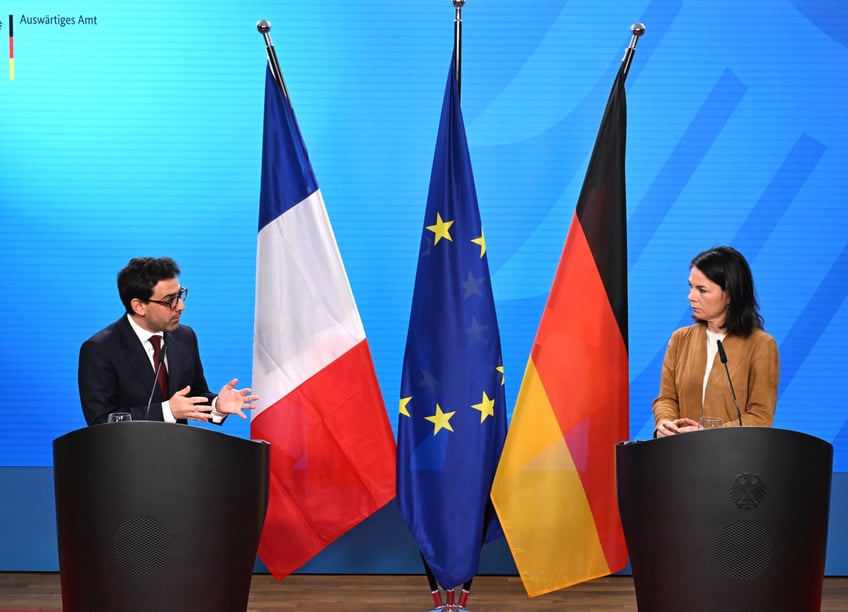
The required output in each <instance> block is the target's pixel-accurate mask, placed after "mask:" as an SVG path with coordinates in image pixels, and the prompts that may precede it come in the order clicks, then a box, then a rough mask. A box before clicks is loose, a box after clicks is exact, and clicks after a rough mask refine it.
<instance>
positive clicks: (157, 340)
mask: <svg viewBox="0 0 848 612" xmlns="http://www.w3.org/2000/svg"><path fill="white" fill-rule="evenodd" d="M161 342H162V337H161V336H150V344H152V345H153V371H154V372H155V371H156V368H157V367H158V366H159V354H160V352H161V348H162V347H161ZM156 381H157V382H158V383H159V391H160V392H161V393H162V399H163V400H167V399H168V397H169V395H168V370H167V368H166V367H165V362H164V360H163V361H162V365H161V367H159V376H158V377H157V378H156Z"/></svg>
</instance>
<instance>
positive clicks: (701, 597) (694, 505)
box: [616, 427, 833, 612]
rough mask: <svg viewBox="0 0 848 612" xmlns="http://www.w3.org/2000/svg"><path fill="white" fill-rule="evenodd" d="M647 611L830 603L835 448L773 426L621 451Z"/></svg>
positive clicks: (812, 607) (711, 611) (633, 561)
mask: <svg viewBox="0 0 848 612" xmlns="http://www.w3.org/2000/svg"><path fill="white" fill-rule="evenodd" d="M616 464H617V470H618V505H619V510H620V511H621V520H622V525H623V527H624V535H625V539H626V541H627V547H628V549H629V552H630V565H631V569H632V571H633V581H634V584H635V587H636V600H637V602H638V605H639V609H640V610H644V611H649V612H664V611H668V612H680V611H681V610H686V611H687V612H716V611H721V612H734V611H737V610H738V611H740V612H741V611H745V612H750V611H751V610H798V611H801V610H803V611H805V612H809V611H816V610H819V609H820V608H821V594H822V580H823V576H824V561H825V548H826V545H827V522H828V512H829V506H830V481H831V472H832V467H833V447H832V446H831V445H830V444H828V443H827V442H825V441H824V440H820V439H818V438H814V437H812V436H808V435H805V434H801V433H797V432H793V431H786V430H781V429H770V428H765V427H733V428H729V427H728V428H722V429H707V430H703V431H697V432H690V433H686V434H682V435H677V436H672V437H669V438H662V439H658V440H649V441H646V442H623V443H620V444H618V445H617V447H616Z"/></svg>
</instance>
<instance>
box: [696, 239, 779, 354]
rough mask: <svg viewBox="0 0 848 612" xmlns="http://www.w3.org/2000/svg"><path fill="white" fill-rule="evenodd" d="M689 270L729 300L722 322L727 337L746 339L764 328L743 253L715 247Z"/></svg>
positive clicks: (697, 258)
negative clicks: (717, 288)
mask: <svg viewBox="0 0 848 612" xmlns="http://www.w3.org/2000/svg"><path fill="white" fill-rule="evenodd" d="M691 266H692V267H695V268H698V269H699V270H700V271H701V272H703V273H704V275H705V276H706V277H707V278H708V279H710V280H711V281H713V282H714V283H715V284H716V285H718V286H719V287H721V288H722V290H724V291H725V292H726V293H727V296H728V297H729V298H730V303H729V304H728V307H727V318H726V319H725V321H724V329H725V330H726V331H727V333H729V334H733V335H735V336H742V337H743V338H747V337H748V336H750V335H751V332H753V331H754V330H755V329H762V328H763V317H762V315H760V306H759V304H757V296H756V293H755V292H754V277H753V275H752V274H751V268H750V267H749V266H748V262H747V261H745V258H744V257H743V256H742V253H740V252H739V251H737V250H736V249H734V248H733V247H729V246H720V247H715V248H712V249H709V250H706V251H704V252H703V253H699V254H698V255H696V256H695V258H694V259H693V260H692V263H691Z"/></svg>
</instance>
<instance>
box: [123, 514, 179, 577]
mask: <svg viewBox="0 0 848 612" xmlns="http://www.w3.org/2000/svg"><path fill="white" fill-rule="evenodd" d="M112 554H114V555H115V558H116V559H117V560H118V563H119V564H120V566H121V567H123V568H124V569H125V570H127V571H129V572H131V573H133V574H140V575H146V574H152V573H153V572H155V571H157V570H158V569H159V568H161V567H163V566H164V565H165V564H166V563H167V562H168V557H169V556H170V554H171V533H170V532H169V531H168V528H167V527H165V525H163V524H162V523H161V522H159V521H157V520H156V519H154V518H151V517H149V516H134V517H132V518H130V519H128V520H126V521H124V522H123V523H121V524H120V525H119V526H118V528H117V529H116V530H115V535H114V536H113V537H112Z"/></svg>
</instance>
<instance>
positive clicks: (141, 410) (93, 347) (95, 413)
mask: <svg viewBox="0 0 848 612" xmlns="http://www.w3.org/2000/svg"><path fill="white" fill-rule="evenodd" d="M165 346H167V351H168V352H167V356H168V385H169V389H168V392H169V394H168V398H169V397H170V396H172V395H173V394H174V393H175V392H176V391H179V390H180V389H182V388H183V387H185V386H186V385H191V391H190V392H189V395H190V396H192V397H197V396H201V395H202V396H205V397H206V398H207V399H208V400H209V401H210V402H211V401H212V399H213V398H214V397H215V394H214V393H210V392H209V387H208V385H207V384H206V378H205V377H204V375H203V365H202V364H201V362H200V352H199V350H198V348H197V336H195V334H194V331H193V330H192V329H191V328H190V327H186V326H185V325H180V326H179V327H178V328H177V329H176V330H175V331H172V332H165ZM78 382H79V394H80V401H81V402H82V412H83V415H84V416H85V420H86V422H87V423H88V424H89V425H94V424H96V423H105V422H106V421H107V419H108V416H109V413H111V412H129V413H131V414H132V418H133V420H143V419H147V420H149V421H161V420H163V417H162V402H163V401H165V400H167V399H168V398H163V397H162V395H161V393H160V391H159V387H158V385H154V384H153V383H154V371H153V367H152V366H151V365H150V358H149V357H148V356H147V352H146V351H145V348H144V347H143V346H142V345H141V342H139V340H138V336H137V335H136V334H135V332H134V331H133V329H132V327H131V326H130V323H129V321H128V320H127V317H126V315H125V316H123V317H121V318H120V319H118V320H117V321H115V322H114V323H112V324H111V325H109V326H108V327H107V328H105V329H103V330H101V331H99V332H97V333H96V334H94V335H93V336H92V337H91V338H89V339H88V340H86V341H85V342H84V343H83V345H82V347H80V355H79V370H78ZM154 386H155V390H154V391H153V401H152V403H151V404H150V411H149V413H148V412H147V401H148V398H149V397H150V390H151V389H154Z"/></svg>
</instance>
